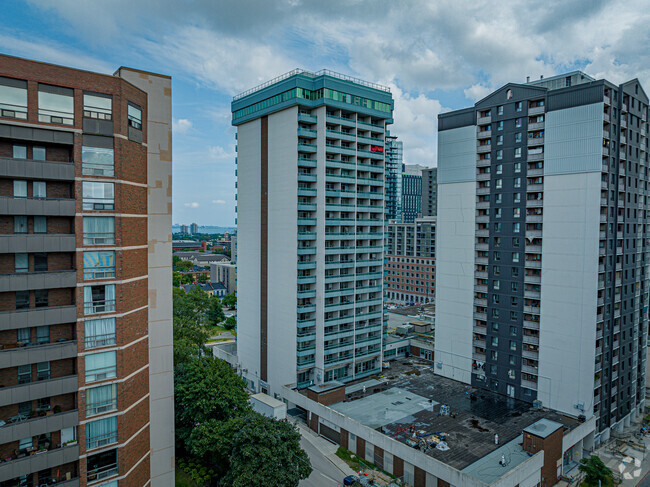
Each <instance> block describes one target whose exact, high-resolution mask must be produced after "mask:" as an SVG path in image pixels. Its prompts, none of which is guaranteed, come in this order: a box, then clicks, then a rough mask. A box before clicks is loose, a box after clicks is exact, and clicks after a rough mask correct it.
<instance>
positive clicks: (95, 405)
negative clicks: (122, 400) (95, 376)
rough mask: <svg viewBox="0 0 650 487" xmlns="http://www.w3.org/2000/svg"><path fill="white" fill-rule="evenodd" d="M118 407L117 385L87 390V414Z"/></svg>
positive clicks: (90, 414)
mask: <svg viewBox="0 0 650 487" xmlns="http://www.w3.org/2000/svg"><path fill="white" fill-rule="evenodd" d="M116 409H117V386H116V385H115V384H110V385H106V386H100V387H92V388H90V389H87V390H86V416H93V415H95V414H102V413H107V412H109V411H115V410H116Z"/></svg>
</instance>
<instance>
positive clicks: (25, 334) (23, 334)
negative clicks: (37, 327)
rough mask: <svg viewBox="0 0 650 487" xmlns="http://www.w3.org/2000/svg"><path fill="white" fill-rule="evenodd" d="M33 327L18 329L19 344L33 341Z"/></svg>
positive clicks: (17, 338)
mask: <svg viewBox="0 0 650 487" xmlns="http://www.w3.org/2000/svg"><path fill="white" fill-rule="evenodd" d="M31 335H32V329H31V328H18V330H16V341H17V342H18V343H19V344H23V345H27V344H28V343H30V342H31V341H32V336H31Z"/></svg>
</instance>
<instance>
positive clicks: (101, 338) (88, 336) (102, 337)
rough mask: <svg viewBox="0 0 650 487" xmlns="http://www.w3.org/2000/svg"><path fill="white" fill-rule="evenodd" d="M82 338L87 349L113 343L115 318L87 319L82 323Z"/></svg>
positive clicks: (114, 340) (114, 339) (114, 341)
mask: <svg viewBox="0 0 650 487" xmlns="http://www.w3.org/2000/svg"><path fill="white" fill-rule="evenodd" d="M84 327H85V328H84V339H85V346H86V348H87V349H91V348H97V347H106V346H109V345H115V343H117V341H116V335H115V318H103V319H99V320H87V321H86V322H85V323H84Z"/></svg>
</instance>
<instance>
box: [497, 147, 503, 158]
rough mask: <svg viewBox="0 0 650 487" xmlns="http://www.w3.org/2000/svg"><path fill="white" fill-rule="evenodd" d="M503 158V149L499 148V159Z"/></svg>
mask: <svg viewBox="0 0 650 487" xmlns="http://www.w3.org/2000/svg"><path fill="white" fill-rule="evenodd" d="M500 159H503V150H501V149H499V150H498V151H497V160H500Z"/></svg>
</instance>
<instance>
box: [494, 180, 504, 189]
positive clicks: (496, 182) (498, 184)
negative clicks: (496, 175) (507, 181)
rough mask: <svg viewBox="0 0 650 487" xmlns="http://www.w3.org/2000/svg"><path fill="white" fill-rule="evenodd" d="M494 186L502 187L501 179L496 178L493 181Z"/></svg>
mask: <svg viewBox="0 0 650 487" xmlns="http://www.w3.org/2000/svg"><path fill="white" fill-rule="evenodd" d="M494 183H495V184H494V187H495V188H496V189H501V188H502V187H503V179H497V180H495V181H494Z"/></svg>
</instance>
